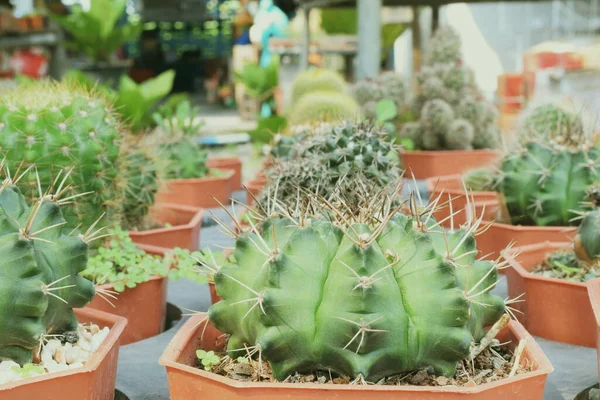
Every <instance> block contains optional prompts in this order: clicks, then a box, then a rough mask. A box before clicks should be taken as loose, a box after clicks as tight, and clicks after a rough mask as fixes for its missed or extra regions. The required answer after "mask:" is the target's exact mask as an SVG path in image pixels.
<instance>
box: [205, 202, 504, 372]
mask: <svg viewBox="0 0 600 400" xmlns="http://www.w3.org/2000/svg"><path fill="white" fill-rule="evenodd" d="M273 201H274V200H273ZM392 204H393V200H392V198H391V197H387V196H385V197H383V199H382V198H381V196H368V197H366V198H363V199H362V201H360V202H359V203H355V202H353V201H352V200H350V199H347V198H342V199H341V200H340V201H339V202H338V201H336V202H335V205H333V204H331V203H330V204H329V205H327V204H325V202H323V201H316V200H315V201H314V203H313V204H312V206H311V207H306V208H303V209H302V211H296V212H295V213H294V211H293V210H292V211H289V209H286V208H285V205H282V207H281V210H284V211H282V214H277V213H275V212H273V213H272V214H270V215H268V216H264V218H265V220H264V222H263V223H262V224H261V226H260V227H259V228H258V229H257V230H256V231H253V232H248V233H243V234H242V235H240V236H239V237H238V239H237V241H236V244H235V250H234V254H235V264H234V265H231V266H224V267H221V268H220V270H219V271H218V272H217V273H216V275H215V284H216V289H217V293H218V294H219V296H221V297H222V298H223V300H222V301H220V302H218V303H216V304H214V305H213V306H211V308H210V310H209V317H210V320H211V322H212V324H213V325H214V326H215V327H216V328H217V329H219V330H220V331H222V332H224V333H227V334H229V335H230V336H229V341H228V344H227V350H228V352H229V354H230V355H231V356H232V357H236V356H240V355H243V354H244V351H243V350H242V351H239V350H240V349H244V348H245V347H254V346H259V348H260V349H261V351H262V352H261V354H262V357H263V359H264V360H267V361H268V362H269V364H270V367H271V370H272V372H273V375H274V376H275V378H276V379H279V380H283V379H285V378H286V377H287V376H289V375H291V374H294V373H296V372H297V373H310V372H313V371H315V370H321V371H328V370H329V371H331V372H332V373H335V374H339V375H342V376H350V377H351V378H356V377H363V378H364V379H366V380H367V381H370V382H377V381H378V380H380V379H381V378H385V377H388V376H392V375H398V374H401V373H405V372H409V371H415V370H421V369H429V368H431V369H432V370H433V371H435V372H436V373H439V374H443V375H446V376H452V375H453V374H454V373H455V371H456V367H457V363H458V362H459V361H460V360H464V359H468V356H469V353H470V350H471V347H472V346H473V345H474V344H475V343H476V342H477V341H479V340H481V339H482V338H483V337H484V336H485V334H486V333H487V330H486V327H489V326H491V325H493V324H494V323H495V322H496V321H498V320H499V319H500V318H501V316H502V315H503V314H504V312H505V304H504V301H503V299H501V298H500V297H498V296H495V295H492V294H490V290H491V289H492V288H493V287H494V285H495V283H496V281H497V276H498V275H497V269H496V265H495V264H494V263H493V262H490V261H480V260H476V253H477V247H476V242H475V238H474V236H472V234H471V232H472V231H473V230H474V229H476V228H477V227H476V226H475V227H472V229H471V227H468V228H464V230H463V228H461V229H459V230H456V231H452V232H447V231H445V230H444V229H442V228H440V227H438V226H437V224H436V223H435V222H434V221H433V219H429V220H428V221H427V222H424V220H422V219H421V218H422V217H421V216H418V215H413V216H406V215H404V214H396V213H395V212H394V211H391V210H392V209H393V206H392ZM273 209H278V207H273ZM304 210H323V211H322V214H321V213H320V212H318V211H314V213H312V212H309V211H304ZM290 213H291V215H290ZM467 229H468V230H467ZM259 243H262V244H259ZM259 246H260V247H259ZM448 248H449V249H451V252H452V254H448V250H447V249H448ZM457 258H460V265H459V264H458V263H456V262H455V261H454V260H456V259H457Z"/></svg>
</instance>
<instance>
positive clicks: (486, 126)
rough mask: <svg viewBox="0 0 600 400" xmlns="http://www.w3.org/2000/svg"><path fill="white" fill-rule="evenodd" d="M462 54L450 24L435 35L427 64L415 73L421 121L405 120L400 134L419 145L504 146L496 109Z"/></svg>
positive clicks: (441, 147) (443, 147) (436, 147)
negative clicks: (485, 96)
mask: <svg viewBox="0 0 600 400" xmlns="http://www.w3.org/2000/svg"><path fill="white" fill-rule="evenodd" d="M457 43H458V46H457ZM445 46H446V47H445ZM461 58H462V57H461V54H460V39H459V38H458V36H457V35H456V34H455V33H454V32H453V31H452V29H451V28H443V29H441V30H439V31H438V32H437V33H436V35H435V36H434V37H433V38H432V44H431V49H430V54H429V56H428V58H427V61H428V63H426V65H424V66H423V68H422V70H421V71H420V72H419V74H418V75H417V81H418V83H419V94H418V95H417V96H416V98H415V100H414V103H413V108H414V112H415V113H416V115H419V120H418V121H417V122H409V123H406V124H405V125H404V127H403V129H402V130H401V132H400V137H401V138H402V139H411V140H412V141H413V142H414V144H415V146H416V147H417V148H419V149H424V150H471V149H485V148H497V147H499V146H500V144H501V141H502V134H501V132H500V130H499V129H498V127H497V126H496V110H495V108H494V107H493V105H491V104H490V103H488V102H487V101H486V100H485V99H484V98H483V95H482V94H481V93H480V91H479V89H478V88H477V86H476V83H475V77H474V74H473V71H471V70H470V69H469V68H468V67H467V66H465V65H463V64H462V62H461Z"/></svg>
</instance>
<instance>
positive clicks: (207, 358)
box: [196, 350, 221, 371]
mask: <svg viewBox="0 0 600 400" xmlns="http://www.w3.org/2000/svg"><path fill="white" fill-rule="evenodd" d="M196 357H197V358H198V360H200V363H201V364H202V367H203V368H204V370H205V371H211V370H212V369H213V367H216V366H217V365H219V364H220V363H221V357H219V356H218V355H216V354H215V352H214V351H208V352H207V351H204V350H196Z"/></svg>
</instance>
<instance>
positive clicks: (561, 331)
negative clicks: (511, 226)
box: [504, 242, 597, 347]
mask: <svg viewBox="0 0 600 400" xmlns="http://www.w3.org/2000/svg"><path fill="white" fill-rule="evenodd" d="M569 247H572V244H571V243H568V242H563V243H550V242H546V243H539V244H535V245H530V246H523V247H517V248H514V249H511V250H510V251H508V252H507V257H509V260H510V256H511V255H514V254H518V256H517V257H516V259H512V260H510V261H509V267H508V268H507V269H506V270H505V272H504V273H505V274H506V278H507V281H508V296H509V297H510V298H515V297H517V296H519V295H522V294H524V296H523V297H522V299H523V300H524V301H523V302H520V303H515V304H514V305H513V307H515V308H516V309H517V310H519V311H521V312H522V313H523V315H518V318H519V320H520V321H521V322H522V323H523V325H524V326H525V327H526V328H527V330H528V331H529V332H530V333H531V334H532V335H535V336H539V337H543V338H544V339H549V340H554V341H556V342H562V343H569V344H574V345H577V346H587V347H596V335H597V325H596V321H595V319H594V313H593V311H592V306H591V303H590V299H589V297H588V291H587V286H586V284H585V283H578V282H571V281H567V280H564V279H556V278H546V277H543V276H539V275H534V274H532V273H530V272H529V271H531V270H532V269H533V268H534V267H535V266H536V265H538V264H540V263H541V262H542V261H544V259H545V258H546V256H547V255H548V254H550V253H552V252H554V251H556V250H559V249H564V248H569Z"/></svg>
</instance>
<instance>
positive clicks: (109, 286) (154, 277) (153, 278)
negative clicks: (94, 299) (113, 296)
mask: <svg viewBox="0 0 600 400" xmlns="http://www.w3.org/2000/svg"><path fill="white" fill-rule="evenodd" d="M164 279H167V276H161V275H152V276H151V277H150V278H149V279H148V280H147V281H144V282H140V283H138V284H137V286H136V287H134V288H127V287H126V288H125V291H123V292H122V293H125V292H127V291H128V290H134V289H135V288H137V287H138V286H140V285H143V284H144V283H148V282H153V281H158V280H164ZM114 285H115V284H114V283H105V284H103V285H98V286H96V287H97V288H100V289H109V290H112V289H113V287H114ZM120 294H121V293H119V295H120ZM117 298H118V295H117Z"/></svg>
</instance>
